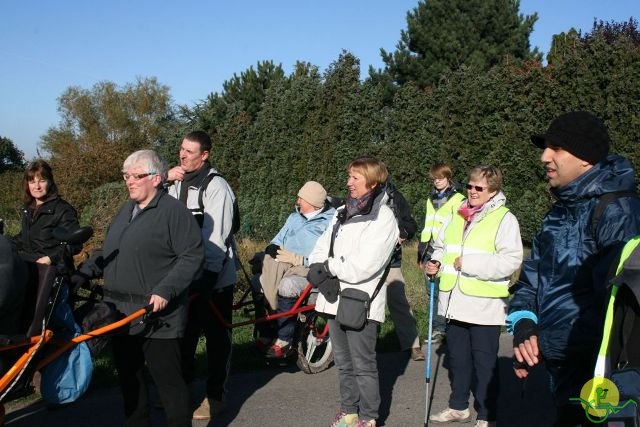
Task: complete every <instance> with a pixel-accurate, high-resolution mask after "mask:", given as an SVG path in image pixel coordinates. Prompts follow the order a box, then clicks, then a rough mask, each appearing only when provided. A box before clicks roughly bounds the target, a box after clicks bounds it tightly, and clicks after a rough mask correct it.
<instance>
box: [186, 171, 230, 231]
mask: <svg viewBox="0 0 640 427" xmlns="http://www.w3.org/2000/svg"><path fill="white" fill-rule="evenodd" d="M216 176H221V175H220V174H219V173H210V174H208V175H207V176H205V177H204V179H203V180H202V182H201V183H200V187H199V189H198V206H199V207H200V208H199V209H198V210H196V209H191V213H193V216H194V217H195V218H196V221H198V225H200V228H202V224H203V221H204V202H203V201H202V193H204V190H205V189H206V188H207V187H208V186H209V183H210V182H211V180H212V179H213V178H215V177H216ZM238 231H240V208H238V198H237V197H236V198H235V199H234V200H233V222H232V224H231V235H234V234H236V233H238Z"/></svg>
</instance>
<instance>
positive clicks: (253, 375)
mask: <svg viewBox="0 0 640 427" xmlns="http://www.w3.org/2000/svg"><path fill="white" fill-rule="evenodd" d="M510 344H511V337H509V336H507V335H503V336H502V337H501V339H500V359H499V380H500V395H499V401H498V414H499V415H498V426H505V427H529V426H531V427H545V426H549V425H550V424H551V417H552V414H551V410H550V408H551V400H550V396H549V393H548V389H547V379H546V375H545V373H544V372H543V371H542V369H539V370H534V371H533V373H532V375H531V377H530V379H529V380H528V381H527V383H526V388H525V389H524V391H523V387H522V385H523V384H522V382H520V381H518V380H517V379H516V378H515V376H514V375H513V373H512V370H511V360H510V358H509V357H508V354H509V351H510ZM432 366H433V368H432V372H431V378H432V381H431V385H430V388H431V392H432V393H431V394H432V404H431V405H432V408H433V412H436V411H439V410H440V409H442V408H444V407H445V406H446V404H447V400H448V397H449V393H450V388H449V380H448V377H447V369H446V355H445V351H444V346H443V348H434V352H433V364H432ZM378 367H379V371H380V387H381V394H382V405H381V408H380V419H379V420H378V425H385V426H422V425H423V424H424V412H425V364H424V362H413V361H410V360H409V359H408V356H407V355H406V354H405V353H384V354H380V355H378ZM199 385H200V388H201V390H202V392H204V390H203V388H204V385H203V384H199ZM229 388H230V390H231V391H230V395H229V409H228V411H227V412H226V413H225V414H224V415H222V416H220V417H219V418H217V419H215V420H211V421H210V422H204V421H200V422H197V421H194V422H193V425H194V426H197V427H204V426H212V427H218V426H230V425H231V426H258V425H259V426H278V427H280V426H319V427H320V426H328V425H330V424H331V421H332V417H333V415H334V414H335V412H336V411H337V409H338V405H339V401H338V378H337V371H336V369H335V367H332V368H331V369H329V370H327V371H325V372H322V373H320V374H316V375H307V374H304V373H302V372H300V371H298V369H297V368H296V367H295V365H293V366H289V367H275V368H267V369H264V370H260V371H254V372H247V373H234V374H233V375H232V376H231V378H230V383H229ZM121 408H122V400H121V397H120V395H119V393H118V390H117V389H107V390H97V391H91V392H89V393H87V395H85V396H84V397H83V398H82V399H80V400H79V401H77V402H75V403H72V404H70V405H68V406H65V407H62V408H57V409H55V410H51V409H47V408H46V407H45V406H44V405H42V403H38V402H36V403H34V404H32V405H29V406H27V407H24V408H21V409H15V410H13V411H12V412H10V413H9V414H8V415H7V421H6V425H7V426H12V427H36V426H38V427H39V426H42V427H44V426H47V427H64V426H90V427H112V426H117V425H123V416H122V410H121ZM151 411H152V417H153V425H154V426H166V423H165V421H164V415H163V412H162V411H161V410H159V409H152V410H151ZM474 419H475V417H474ZM430 425H432V424H430ZM448 425H449V426H455V425H456V424H448ZM461 425H466V426H468V425H469V424H461Z"/></svg>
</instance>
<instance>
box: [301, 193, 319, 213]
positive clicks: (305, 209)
mask: <svg viewBox="0 0 640 427" xmlns="http://www.w3.org/2000/svg"><path fill="white" fill-rule="evenodd" d="M296 205H298V208H299V210H300V213H301V214H308V213H311V212H313V211H316V210H318V208H316V207H315V206H313V205H312V204H311V203H309V202H307V201H306V200H305V199H303V198H302V197H298V200H296Z"/></svg>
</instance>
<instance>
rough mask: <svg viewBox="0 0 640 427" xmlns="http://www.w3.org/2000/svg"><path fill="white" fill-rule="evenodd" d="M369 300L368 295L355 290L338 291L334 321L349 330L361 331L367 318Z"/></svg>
mask: <svg viewBox="0 0 640 427" xmlns="http://www.w3.org/2000/svg"><path fill="white" fill-rule="evenodd" d="M370 306H371V298H370V297H369V294H368V293H366V292H364V291H361V290H360V289H355V288H346V289H343V290H341V291H340V302H339V303H338V312H337V313H336V321H337V322H338V323H340V324H341V325H342V326H344V327H347V328H350V329H356V330H357V329H362V328H363V327H364V325H365V323H366V322H367V317H368V316H369V307H370Z"/></svg>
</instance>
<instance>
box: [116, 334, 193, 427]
mask: <svg viewBox="0 0 640 427" xmlns="http://www.w3.org/2000/svg"><path fill="white" fill-rule="evenodd" d="M112 343H113V360H114V364H115V366H116V370H117V371H118V379H119V380H120V387H121V389H122V397H123V399H124V413H125V418H126V425H127V426H144V427H147V426H149V425H150V423H151V420H150V418H149V405H148V396H147V388H146V384H145V381H144V376H143V368H144V365H145V361H146V363H147V367H148V369H149V372H150V373H151V378H153V381H154V382H155V384H156V387H157V389H158V395H159V396H160V399H161V401H162V405H163V406H164V412H165V414H166V417H167V423H168V425H169V426H176V427H177V426H191V412H190V411H189V395H188V391H187V386H186V385H185V383H184V379H183V378H182V371H181V367H180V346H179V342H178V339H177V338H174V339H160V338H144V337H138V336H131V335H116V336H114V337H113V338H112Z"/></svg>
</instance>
